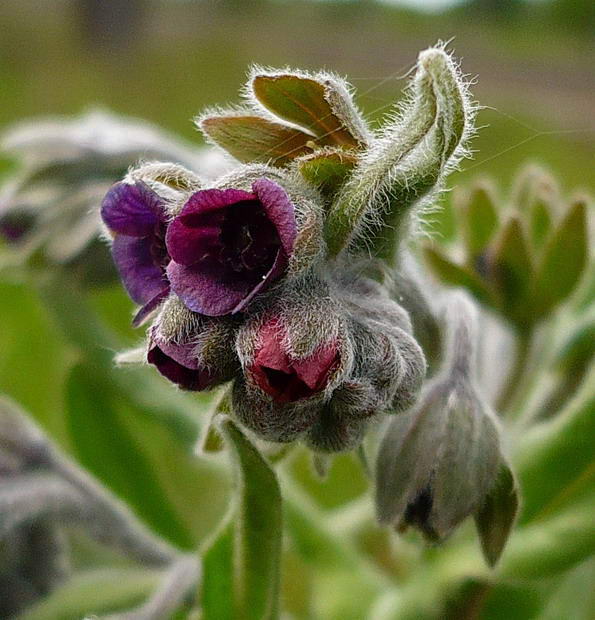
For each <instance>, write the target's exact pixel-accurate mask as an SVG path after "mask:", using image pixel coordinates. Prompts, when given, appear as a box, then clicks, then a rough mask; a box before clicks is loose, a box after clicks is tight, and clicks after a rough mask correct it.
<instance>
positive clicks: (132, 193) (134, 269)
mask: <svg viewBox="0 0 595 620" xmlns="http://www.w3.org/2000/svg"><path fill="white" fill-rule="evenodd" d="M101 217H102V218H103V221H104V222H105V224H106V226H107V227H108V228H109V229H110V231H111V232H112V233H113V235H114V238H113V243H112V255H113V257H114V262H115V263H116V267H117V268H118V271H119V272H120V277H121V278H122V281H123V282H124V286H125V287H126V290H127V291H128V294H129V295H130V297H131V298H132V299H133V301H135V302H136V303H137V304H140V305H142V308H141V309H140V310H139V312H138V314H137V315H136V317H135V319H134V323H135V324H137V325H138V324H140V323H141V322H142V320H143V319H144V318H145V317H146V316H147V315H148V314H149V312H151V311H152V310H153V309H154V308H156V307H157V306H158V305H159V303H160V302H161V301H162V300H163V299H164V298H165V297H166V295H167V294H168V292H169V283H168V281H167V277H166V273H165V269H166V267H167V264H168V263H169V256H168V254H167V249H166V247H165V231H166V226H167V223H166V213H165V209H164V205H163V201H162V200H161V198H160V197H159V196H158V195H157V194H156V193H155V192H154V191H153V190H151V189H150V188H149V187H148V186H147V185H145V184H144V183H142V182H140V181H137V182H136V183H135V184H134V185H130V184H128V183H117V184H116V185H114V186H113V187H112V188H111V189H110V190H109V192H108V193H107V195H106V196H105V198H104V199H103V203H102V205H101Z"/></svg>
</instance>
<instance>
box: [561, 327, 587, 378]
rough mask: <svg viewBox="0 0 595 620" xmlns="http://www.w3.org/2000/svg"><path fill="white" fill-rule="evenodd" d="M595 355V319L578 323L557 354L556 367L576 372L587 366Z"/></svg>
mask: <svg viewBox="0 0 595 620" xmlns="http://www.w3.org/2000/svg"><path fill="white" fill-rule="evenodd" d="M594 355H595V319H591V320H590V321H587V322H585V323H583V324H582V325H578V326H577V327H576V328H575V329H574V331H573V333H572V334H571V336H570V337H569V338H568V339H567V340H566V342H565V343H564V344H563V346H562V348H561V349H560V351H559V353H558V355H557V356H556V361H555V365H556V368H558V369H559V370H562V371H564V372H576V370H577V369H578V368H581V367H584V366H586V365H587V364H588V363H589V362H590V361H591V359H592V358H593V356H594Z"/></svg>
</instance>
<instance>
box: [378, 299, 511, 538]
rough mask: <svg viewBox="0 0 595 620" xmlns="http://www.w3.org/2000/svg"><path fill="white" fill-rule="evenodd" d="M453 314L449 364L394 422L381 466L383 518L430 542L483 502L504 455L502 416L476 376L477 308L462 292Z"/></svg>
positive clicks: (380, 512)
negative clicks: (409, 528) (499, 421)
mask: <svg viewBox="0 0 595 620" xmlns="http://www.w3.org/2000/svg"><path fill="white" fill-rule="evenodd" d="M448 315H449V324H450V334H449V336H450V338H449V342H448V347H447V356H446V360H445V364H444V367H443V369H442V371H441V373H440V374H439V375H438V376H437V377H436V378H435V379H434V380H433V381H432V382H431V383H430V384H428V386H427V387H426V389H425V390H424V392H423V394H422V396H421V398H420V400H419V402H418V403H417V405H416V406H415V407H414V408H413V409H412V410H411V411H409V412H407V413H404V414H402V415H400V416H396V417H395V418H394V419H393V420H392V422H391V424H390V426H389V427H388V429H387V432H386V435H385V436H384V438H383V440H382V445H381V448H380V452H379V455H378V461H377V466H376V483H377V488H376V508H377V514H378V518H379V520H380V521H381V522H383V523H390V524H394V525H396V526H398V527H406V526H413V527H416V528H418V529H420V530H421V531H422V533H423V534H424V535H425V536H426V537H427V538H429V539H431V540H442V539H443V538H445V537H446V536H448V535H449V533H450V532H451V531H452V530H453V529H454V528H455V527H456V526H457V525H458V524H459V523H460V522H461V521H462V520H463V519H464V518H465V517H467V516H469V515H470V514H473V513H475V512H476V511H477V510H478V509H480V508H481V506H482V505H483V502H484V500H485V498H486V496H487V494H488V492H489V491H490V489H491V487H492V485H493V483H494V480H495V478H496V474H497V472H498V467H499V463H500V462H501V460H502V457H501V454H500V443H499V431H498V425H497V422H496V419H495V416H494V414H493V413H492V411H491V410H490V409H489V407H488V405H487V404H486V403H485V402H484V401H483V399H482V398H481V396H480V395H479V393H478V391H477V388H476V386H475V382H474V378H473V366H474V349H475V344H474V337H475V336H474V332H475V325H474V316H473V313H472V308H471V307H470V305H469V302H468V301H467V300H466V299H465V298H464V297H462V296H461V297H457V298H454V299H453V300H452V301H451V302H450V305H449V312H448Z"/></svg>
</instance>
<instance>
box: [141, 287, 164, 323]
mask: <svg viewBox="0 0 595 620" xmlns="http://www.w3.org/2000/svg"><path fill="white" fill-rule="evenodd" d="M168 295H169V287H167V288H164V289H163V290H162V291H160V292H159V293H157V295H155V297H153V299H151V300H149V301H148V302H147V303H146V304H145V305H144V306H142V308H140V309H139V311H138V312H137V313H136V314H135V315H134V318H133V319H132V327H140V326H141V325H142V324H143V323H144V322H145V321H146V320H147V319H148V318H149V316H150V315H151V313H152V312H153V311H154V310H156V309H157V308H158V307H159V306H160V305H161V303H162V302H163V300H164V299H165V298H166V297H167V296H168Z"/></svg>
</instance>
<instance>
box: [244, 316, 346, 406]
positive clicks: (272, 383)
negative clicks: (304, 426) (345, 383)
mask: <svg viewBox="0 0 595 620" xmlns="http://www.w3.org/2000/svg"><path fill="white" fill-rule="evenodd" d="M284 340H285V331H284V330H283V328H281V327H280V326H279V324H278V323H277V322H276V321H274V320H273V321H271V322H269V323H267V324H265V325H264V326H263V327H262V328H261V330H260V337H259V345H258V347H257V349H256V354H255V356H254V361H253V363H252V364H251V365H250V366H249V367H248V368H247V370H246V372H247V374H248V375H249V376H250V377H251V378H252V380H253V382H254V383H256V385H258V387H260V388H261V389H262V390H263V391H265V392H267V394H270V395H271V397H272V398H273V400H274V401H276V402H278V403H289V402H295V401H297V400H301V399H304V398H308V397H310V396H313V395H314V394H317V393H318V392H321V391H322V390H324V388H325V387H326V386H327V384H328V382H329V379H330V377H331V375H332V373H333V371H334V370H335V369H336V368H337V367H338V365H339V362H340V357H339V350H338V346H337V343H336V342H331V343H324V344H322V345H321V346H319V347H318V348H317V349H316V350H315V351H314V353H312V354H311V355H309V356H307V357H304V358H301V359H292V358H291V357H290V356H289V355H288V354H287V353H286V352H285V350H284V348H283V342H284Z"/></svg>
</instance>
